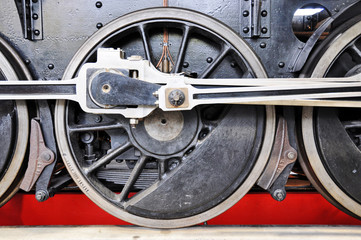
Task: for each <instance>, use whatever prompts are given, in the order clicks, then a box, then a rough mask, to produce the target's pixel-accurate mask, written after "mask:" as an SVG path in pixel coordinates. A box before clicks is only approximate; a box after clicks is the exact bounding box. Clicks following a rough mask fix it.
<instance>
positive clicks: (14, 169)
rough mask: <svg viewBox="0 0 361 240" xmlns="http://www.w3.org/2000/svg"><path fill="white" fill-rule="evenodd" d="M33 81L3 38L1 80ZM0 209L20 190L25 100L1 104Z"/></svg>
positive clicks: (25, 131)
mask: <svg viewBox="0 0 361 240" xmlns="http://www.w3.org/2000/svg"><path fill="white" fill-rule="evenodd" d="M8 79H9V80H17V79H23V80H26V79H30V74H29V73H28V71H27V70H26V67H25V65H24V64H23V63H22V61H21V59H20V57H19V56H18V55H17V54H16V52H15V51H14V50H13V49H12V48H11V47H10V46H9V45H8V44H7V43H6V42H5V41H4V40H3V39H2V38H0V80H1V81H6V80H8ZM0 119H1V121H0V129H1V134H0V142H1V145H0V206H2V205H4V204H5V203H6V202H7V201H8V200H9V199H10V198H11V197H12V196H13V195H14V194H15V193H16V192H17V190H18V189H19V184H20V181H21V179H22V175H23V172H22V164H23V160H24V156H25V152H26V148H27V143H28V134H29V127H28V124H29V123H28V112H27V107H26V103H25V102H23V101H16V102H15V101H1V107H0Z"/></svg>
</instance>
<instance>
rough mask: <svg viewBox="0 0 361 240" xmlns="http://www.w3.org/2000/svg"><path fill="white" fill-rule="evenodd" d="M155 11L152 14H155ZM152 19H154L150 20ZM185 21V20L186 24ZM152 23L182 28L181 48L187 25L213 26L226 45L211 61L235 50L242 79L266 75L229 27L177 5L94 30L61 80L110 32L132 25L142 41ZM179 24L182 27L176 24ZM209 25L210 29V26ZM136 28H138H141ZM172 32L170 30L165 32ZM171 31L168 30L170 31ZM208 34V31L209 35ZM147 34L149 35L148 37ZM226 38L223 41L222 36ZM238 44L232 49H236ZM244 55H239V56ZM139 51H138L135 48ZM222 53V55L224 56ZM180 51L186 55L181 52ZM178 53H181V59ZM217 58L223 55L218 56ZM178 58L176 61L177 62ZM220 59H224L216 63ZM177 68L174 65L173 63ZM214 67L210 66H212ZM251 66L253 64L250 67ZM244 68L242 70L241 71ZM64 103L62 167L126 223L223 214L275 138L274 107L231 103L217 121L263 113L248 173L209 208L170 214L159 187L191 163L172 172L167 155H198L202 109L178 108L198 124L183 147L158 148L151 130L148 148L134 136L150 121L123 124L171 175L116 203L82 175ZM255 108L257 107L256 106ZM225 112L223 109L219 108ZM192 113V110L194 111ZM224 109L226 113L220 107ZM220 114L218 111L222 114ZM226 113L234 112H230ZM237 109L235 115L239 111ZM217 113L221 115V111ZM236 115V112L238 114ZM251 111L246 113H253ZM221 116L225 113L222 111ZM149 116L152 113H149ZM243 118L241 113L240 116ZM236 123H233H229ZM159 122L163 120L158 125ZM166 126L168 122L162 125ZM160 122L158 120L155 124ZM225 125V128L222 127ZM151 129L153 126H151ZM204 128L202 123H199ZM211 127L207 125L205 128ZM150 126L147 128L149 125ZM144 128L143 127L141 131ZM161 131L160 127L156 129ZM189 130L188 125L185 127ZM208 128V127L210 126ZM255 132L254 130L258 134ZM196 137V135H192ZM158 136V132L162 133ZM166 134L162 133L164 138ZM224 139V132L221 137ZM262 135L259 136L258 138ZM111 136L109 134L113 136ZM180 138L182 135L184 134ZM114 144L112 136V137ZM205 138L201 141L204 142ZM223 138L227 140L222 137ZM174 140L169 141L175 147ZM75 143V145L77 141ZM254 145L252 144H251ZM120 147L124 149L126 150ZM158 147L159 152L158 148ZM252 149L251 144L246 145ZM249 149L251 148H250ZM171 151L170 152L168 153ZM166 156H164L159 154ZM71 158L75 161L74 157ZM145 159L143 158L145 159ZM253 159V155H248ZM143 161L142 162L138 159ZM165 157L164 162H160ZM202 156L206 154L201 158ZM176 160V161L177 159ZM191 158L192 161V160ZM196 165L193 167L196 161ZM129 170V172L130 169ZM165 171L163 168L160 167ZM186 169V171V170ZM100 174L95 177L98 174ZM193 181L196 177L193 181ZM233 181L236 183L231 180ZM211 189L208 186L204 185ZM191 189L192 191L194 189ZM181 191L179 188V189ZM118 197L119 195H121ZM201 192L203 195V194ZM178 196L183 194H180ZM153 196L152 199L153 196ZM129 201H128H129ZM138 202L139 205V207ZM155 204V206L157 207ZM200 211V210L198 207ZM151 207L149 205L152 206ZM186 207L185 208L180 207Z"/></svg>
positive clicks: (174, 222)
mask: <svg viewBox="0 0 361 240" xmlns="http://www.w3.org/2000/svg"><path fill="white" fill-rule="evenodd" d="M155 13H156V14H155ZM154 19H156V20H154ZM185 22H186V23H187V24H185ZM153 24H160V26H159V25H158V28H159V27H163V26H165V25H166V26H167V27H168V28H169V29H172V27H173V28H177V26H178V30H179V29H182V30H183V32H182V36H181V38H180V40H179V42H180V43H179V48H180V49H182V47H181V45H182V42H183V40H182V39H183V36H184V35H186V34H184V33H186V32H187V34H188V33H189V32H190V31H189V32H188V30H190V29H191V31H197V34H199V33H203V34H204V33H205V32H208V33H209V32H210V30H212V32H213V34H214V35H212V36H211V37H212V38H216V39H221V40H222V41H224V42H226V43H227V44H226V45H222V46H221V48H220V52H218V55H217V56H216V57H215V60H214V62H217V61H218V60H217V59H221V60H223V59H225V58H227V57H228V56H227V54H229V53H230V55H232V54H233V55H234V54H236V53H239V55H237V54H236V55H237V56H236V57H237V59H238V60H239V59H240V60H241V66H239V68H240V69H241V70H243V72H242V71H241V72H242V76H245V77H250V76H253V77H266V74H265V72H264V70H263V67H262V65H261V64H260V63H259V61H258V59H257V57H256V56H255V55H254V53H253V52H252V51H251V49H250V48H249V47H248V46H247V45H246V44H245V43H244V42H243V41H242V40H241V39H240V38H239V37H238V36H237V35H236V34H235V33H233V31H231V30H230V29H228V28H227V27H225V26H224V25H223V24H221V23H219V22H218V21H216V20H214V19H211V18H209V17H207V16H205V15H202V14H198V13H195V12H192V11H188V10H179V9H172V8H167V9H164V8H160V9H149V10H143V11H140V12H135V13H132V14H129V15H127V16H124V17H122V18H120V19H118V20H115V21H114V22H112V23H110V24H109V25H107V26H105V27H104V28H103V29H101V30H100V31H99V32H97V33H96V34H95V35H94V36H92V37H91V38H90V39H89V40H88V41H87V43H85V44H84V45H83V46H82V47H81V48H80V50H79V51H78V52H77V54H76V55H75V57H74V58H73V60H72V62H71V64H69V67H68V68H67V70H66V74H65V75H64V78H71V77H73V76H74V75H75V74H76V71H77V69H78V67H79V66H80V65H81V64H82V63H83V62H84V61H88V60H90V59H92V57H90V56H91V55H92V54H93V53H94V52H95V50H96V48H97V47H99V46H109V44H108V43H109V42H114V39H115V38H114V37H113V36H117V37H119V35H120V32H123V33H124V31H130V30H129V29H134V28H137V29H138V32H139V33H140V36H141V37H143V42H146V41H144V36H145V35H146V34H143V33H144V29H146V28H148V29H149V28H150V27H152V26H155V25H153ZM144 26H146V28H144ZM179 26H180V27H179ZM209 26H212V27H209ZM139 29H140V30H139ZM169 31H170V30H169ZM170 32H171V31H170ZM219 32H222V35H220V34H217V33H219ZM208 36H209V35H208ZM146 37H147V36H146ZM225 39H226V40H225ZM189 46H190V44H189V43H188V45H187V48H189ZM235 46H236V47H235ZM143 48H144V52H143V54H144V57H145V58H149V59H151V60H152V61H153V62H154V59H153V58H152V56H151V53H150V52H149V51H148V52H147V50H146V49H147V48H151V47H150V46H148V47H146V44H144V45H143ZM225 49H228V50H227V51H226V53H227V54H226V55H224V53H225V51H224V50H225ZM240 53H242V54H240ZM137 54H139V53H138V52H137ZM222 54H223V56H222ZM182 55H184V56H182ZM180 56H181V57H180ZM220 56H221V57H220ZM177 58H178V59H181V61H182V62H184V61H186V60H185V59H187V56H186V54H182V53H179V52H178V56H177ZM177 62H178V61H177ZM220 62H222V61H220ZM221 64H222V63H219V64H214V65H213V66H215V68H217V67H218V66H219V65H221ZM176 66H177V64H176ZM210 66H212V65H210ZM250 66H252V68H251V67H250ZM175 68H176V70H175V72H178V71H180V70H181V68H182V67H181V66H177V67H175ZM197 68H199V66H197ZM242 68H243V69H242ZM204 69H205V70H203V71H202V73H200V76H201V77H208V76H217V74H218V73H217V71H215V70H210V67H208V68H207V67H205V68H204ZM245 69H246V70H248V69H251V71H244V70H245ZM245 74H246V75H245ZM67 106H68V105H67V104H66V102H65V101H59V102H58V104H57V106H56V119H57V122H56V134H57V141H58V144H59V147H60V150H61V152H62V156H63V160H64V162H65V163H66V166H67V168H68V170H69V172H70V174H71V175H72V176H73V178H74V179H75V182H77V184H78V185H79V186H80V188H81V189H82V191H83V192H84V193H85V194H87V195H88V197H90V198H91V199H92V200H93V201H94V202H95V203H96V204H98V205H99V206H100V207H102V208H103V209H104V210H106V211H107V212H109V213H111V214H112V215H114V216H116V217H118V218H121V219H124V220H126V221H129V222H132V223H134V224H138V225H143V226H147V227H159V228H171V227H184V226H189V225H193V224H197V223H200V222H203V221H206V220H208V219H209V218H212V217H214V216H216V215H218V214H220V213H222V212H223V211H225V210H226V209H228V208H229V207H230V206H232V205H233V204H235V203H236V202H237V201H238V200H239V199H240V198H241V197H243V196H244V195H245V194H246V193H247V191H248V190H249V189H250V188H251V187H252V186H253V184H254V183H255V181H256V180H257V179H258V177H259V175H260V174H261V172H262V170H263V168H264V166H265V164H266V162H267V159H268V155H269V152H270V148H271V146H272V141H273V134H274V125H275V120H274V109H273V108H272V107H267V108H266V110H260V108H256V107H234V108H229V109H227V110H226V112H227V114H226V115H227V117H220V118H219V122H217V123H219V124H225V126H224V128H230V126H231V125H229V124H232V121H228V125H227V121H226V120H224V119H228V120H229V119H230V118H229V117H228V116H229V115H232V116H234V118H233V120H235V119H237V118H238V117H240V115H241V113H239V112H240V111H236V110H235V109H238V110H240V109H241V110H243V111H245V112H247V111H250V113H251V112H252V114H253V115H254V116H258V117H260V116H261V115H262V114H261V115H260V114H258V115H257V114H256V112H259V111H261V112H263V114H264V115H263V117H261V118H262V121H261V122H262V123H261V125H262V129H263V130H264V131H262V134H261V135H262V136H261V138H262V140H263V139H265V140H263V143H262V141H260V140H259V139H258V140H257V141H258V143H256V144H255V145H257V144H258V145H259V151H256V152H252V153H250V154H249V155H252V154H253V155H255V156H254V157H253V160H252V161H250V162H247V161H245V162H244V164H246V165H247V164H248V165H250V166H245V165H244V166H243V167H244V168H245V169H246V167H248V168H249V169H247V171H246V173H242V174H240V175H242V177H241V178H240V179H238V180H239V181H240V183H239V184H238V185H237V184H236V185H237V186H236V187H233V188H232V187H230V188H229V189H227V190H228V191H230V192H229V193H227V194H225V195H226V196H224V197H222V198H217V199H216V200H215V203H210V206H204V205H207V204H208V203H204V202H202V204H201V205H202V206H201V207H198V208H197V207H193V208H191V210H185V211H181V212H179V211H178V212H177V213H174V212H172V211H171V208H169V209H166V210H165V211H163V212H162V213H159V212H161V211H162V210H163V209H162V208H166V207H165V206H167V203H169V202H167V200H169V199H167V197H166V196H167V194H166V193H165V192H166V190H167V189H166V188H164V189H162V186H164V185H166V184H165V182H167V184H168V185H169V182H170V180H169V179H176V180H177V181H182V179H184V178H175V176H176V175H177V173H179V172H181V171H184V172H183V175H180V176H186V174H190V173H191V172H190V171H189V168H186V167H185V166H189V165H190V164H191V163H193V162H191V161H189V162H188V163H187V164H185V162H186V160H185V161H184V163H183V162H180V165H179V166H180V167H177V168H176V169H175V170H173V169H171V170H170V167H169V166H172V164H173V162H171V161H170V158H169V157H170V156H171V157H172V158H177V157H184V158H186V159H187V157H188V159H190V158H191V157H189V156H191V155H192V154H193V155H194V154H196V153H197V149H199V148H197V142H199V141H201V142H202V141H203V140H202V139H200V138H199V136H201V135H202V134H203V132H202V131H203V130H204V129H205V125H204V123H202V122H203V121H201V120H204V119H202V117H201V116H200V115H202V114H200V113H199V111H201V110H193V111H190V112H182V113H181V114H183V118H182V119H185V120H184V122H183V123H182V124H187V121H189V119H193V120H192V121H191V123H190V126H195V125H197V126H198V128H196V129H193V130H191V132H192V133H191V134H190V135H192V136H193V137H189V138H187V139H188V140H187V141H183V143H184V142H186V144H183V145H182V146H179V147H177V148H176V150H174V149H172V151H171V150H169V149H168V150H166V146H165V145H164V146H163V147H161V148H159V149H158V148H157V147H156V145H157V144H161V143H159V141H158V142H157V141H154V139H157V137H158V136H155V135H152V134H154V133H151V132H149V131H148V132H147V134H148V135H150V136H151V137H152V138H150V139H151V141H154V142H155V143H153V145H152V144H151V145H150V146H146V147H144V146H143V145H144V144H145V142H149V141H145V142H144V141H143V142H142V143H140V142H141V139H142V138H138V136H139V135H140V136H144V134H143V135H142V133H144V132H146V131H147V130H146V129H147V124H148V125H149V124H150V123H149V122H152V121H150V120H149V121H147V120H145V121H144V123H141V124H139V126H137V128H136V129H135V130H132V129H130V128H127V129H126V130H127V131H128V137H129V139H131V140H133V141H132V144H130V145H132V146H136V148H137V149H138V150H139V152H141V154H140V155H141V156H143V155H144V153H145V155H146V156H147V159H149V157H152V158H156V160H157V163H158V165H159V166H161V165H162V164H161V163H162V162H166V163H167V164H168V165H167V166H166V167H165V168H166V169H167V171H166V172H165V173H167V174H169V175H171V176H172V177H165V178H162V175H161V177H160V180H157V182H156V184H152V185H151V186H150V187H149V188H147V189H146V190H143V191H141V192H140V193H139V194H137V195H136V196H134V197H132V198H130V200H129V199H128V200H127V202H126V203H123V205H121V204H120V205H119V204H117V203H114V201H112V200H114V199H115V198H117V197H119V195H116V194H114V192H112V191H110V190H109V189H104V188H103V187H102V185H101V182H99V181H98V180H94V179H93V180H91V179H90V178H91V177H90V176H86V175H87V174H86V173H84V168H86V167H84V165H83V166H82V163H79V161H76V160H75V159H78V158H79V157H78V158H77V157H76V153H75V152H76V150H74V145H73V144H69V142H71V140H69V139H71V136H70V134H68V133H69V127H68V126H69V125H71V124H69V123H72V122H71V121H69V119H72V116H73V115H72V113H71V111H68V110H67V109H72V108H74V107H75V106H72V107H71V108H67ZM257 109H258V110H257ZM222 111H223V110H222ZM192 112H193V113H192ZM223 112H224V111H223ZM223 112H222V114H223ZM230 112H231V113H232V114H230ZM237 112H238V113H237ZM175 114H180V113H175ZM189 114H191V115H192V116H193V117H192V116H190V115H189ZM222 114H221V115H222ZM237 114H238V115H237ZM252 114H250V115H252ZM222 116H223V115H222ZM150 118H152V117H150ZM163 118H164V117H161V118H157V117H156V119H157V120H159V119H162V121H163V120H166V121H165V122H167V121H168V120H169V121H172V120H171V119H172V117H169V119H168V118H164V119H163ZM177 119H179V117H177ZM243 119H244V117H243ZM107 120H108V119H106V117H105V118H104V117H103V119H102V121H107ZM233 123H234V122H233ZM160 124H162V122H161V123H160ZM164 124H166V123H164ZM158 125H159V124H158ZM226 125H227V126H226ZM151 126H152V127H153V125H151ZM199 126H202V127H199ZM207 127H209V126H207ZM148 128H149V127H148ZM144 129H145V130H144ZM160 129H162V128H160ZM184 129H185V128H182V130H180V132H179V133H178V134H179V135H177V136H176V137H172V136H171V137H170V138H169V139H168V138H167V139H168V140H169V141H168V142H167V143H169V142H171V141H173V140H174V139H177V138H178V136H180V135H181V134H183V130H184ZM187 129H189V128H187ZM209 129H210V128H208V130H209ZM216 133H217V131H213V130H211V131H209V132H207V133H206V135H207V134H209V136H213V135H216ZM173 134H174V133H173ZM184 134H185V135H187V134H188V135H189V133H188V132H186V133H184ZM108 135H109V136H111V135H112V133H111V131H108ZM256 135H257V134H256ZM194 136H195V137H194ZM161 137H162V136H161ZM163 137H164V136H163ZM225 137H226V136H225ZM258 137H260V136H258ZM112 138H113V137H112ZM182 139H185V137H184V138H182ZM119 141H120V140H119ZM112 142H113V140H112ZM204 142H205V140H204ZM225 142H227V141H226V140H225ZM73 143H74V141H73ZM174 144H175V143H174V142H173V145H174ZM75 145H76V144H75ZM123 148H124V149H125V148H128V145H127V144H126V143H123ZM255 148H256V147H255ZM124 149H123V150H124ZM157 149H158V150H157ZM249 149H250V148H249ZM189 150H191V151H193V153H190V152H189ZM252 151H253V150H252ZM170 153H171V154H170ZM164 155H165V156H166V157H163V156H164ZM73 156H75V159H74V157H73ZM144 158H145V157H144ZM144 158H142V157H140V158H139V159H138V160H137V163H139V162H144V161H145V160H144ZM249 158H251V157H249ZM142 159H143V160H142ZM162 159H163V160H164V161H163V160H162ZM203 159H204V158H203ZM178 160H179V159H178ZM169 162H171V164H169ZM194 162H195V161H194ZM140 165H142V164H138V165H135V166H134V168H137V166H140ZM195 166H196V165H195ZM197 167H202V166H200V165H198V166H197ZM134 168H133V170H134ZM160 169H162V167H160ZM163 169H164V167H163ZM184 169H187V170H184ZM98 176H99V175H98ZM193 180H194V181H195V179H193ZM235 182H236V181H235ZM193 183H194V184H196V183H195V182H193ZM159 189H162V191H160V190H159ZM207 189H209V187H208V188H207ZM193 190H195V189H193ZM147 191H148V192H151V193H154V192H156V191H160V192H159V193H162V194H163V196H164V197H163V199H165V200H164V202H162V203H159V205H156V206H153V207H154V209H155V211H154V212H152V211H150V210H149V208H147V207H144V206H146V205H147V204H149V201H150V200H152V198H150V200H149V201H145V200H144V199H145V198H144V197H143V195H145V193H147ZM179 191H180V190H179ZM171 192H172V193H174V191H171ZM221 192H222V193H224V191H221ZM120 195H121V194H120ZM145 196H149V195H145ZM174 196H176V195H173V198H172V199H173V200H174ZM204 196H205V195H204ZM179 197H182V196H179ZM153 199H154V198H153ZM159 201H160V202H161V200H160V199H159ZM129 202H130V203H129ZM139 202H142V203H141V204H138V203H139ZM137 204H138V205H137ZM174 204H175V203H169V205H170V206H171V207H172V206H175V205H174ZM157 207H158V208H157ZM199 209H200V210H199ZM152 210H153V209H152ZM183 210H184V209H183ZM170 212H172V214H170Z"/></svg>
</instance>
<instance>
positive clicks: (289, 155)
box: [287, 152, 296, 160]
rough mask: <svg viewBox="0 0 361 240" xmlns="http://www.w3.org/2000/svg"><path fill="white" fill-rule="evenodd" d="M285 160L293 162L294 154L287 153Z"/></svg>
mask: <svg viewBox="0 0 361 240" xmlns="http://www.w3.org/2000/svg"><path fill="white" fill-rule="evenodd" d="M287 158H288V159H290V160H293V159H295V158H296V154H295V153H294V152H289V153H287Z"/></svg>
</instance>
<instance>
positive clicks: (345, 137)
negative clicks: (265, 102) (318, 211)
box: [301, 17, 361, 218]
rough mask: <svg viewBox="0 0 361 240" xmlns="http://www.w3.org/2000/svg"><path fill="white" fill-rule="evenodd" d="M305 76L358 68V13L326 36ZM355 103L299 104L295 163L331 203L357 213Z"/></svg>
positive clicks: (360, 195)
mask: <svg viewBox="0 0 361 240" xmlns="http://www.w3.org/2000/svg"><path fill="white" fill-rule="evenodd" d="M319 49H322V50H319V51H318V52H316V53H315V56H316V57H315V58H314V61H312V62H310V63H309V64H308V66H306V72H309V73H310V74H306V76H310V77H343V76H351V75H355V74H357V73H360V72H361V18H360V17H358V18H355V19H352V20H351V21H349V22H348V23H346V24H344V25H343V26H342V27H341V28H340V29H338V30H336V31H335V32H334V33H333V35H331V36H330V37H329V39H328V40H326V41H325V42H324V43H322V46H320V48H319ZM360 123H361V111H360V109H341V108H304V110H303V114H302V136H303V143H304V146H305V153H306V155H307V157H305V158H303V160H302V162H301V164H302V165H303V168H304V170H305V172H306V174H307V175H308V177H309V179H310V180H311V181H312V182H313V184H314V185H315V186H316V187H317V188H318V190H319V191H320V192H321V193H322V194H323V195H324V197H326V198H327V199H328V200H329V201H330V202H331V203H333V204H334V205H335V206H337V207H339V208H340V209H341V210H344V211H345V212H347V213H349V214H351V215H353V216H355V217H359V218H360V217H361V191H360V183H361V181H360V179H361V151H360V149H361V148H360V138H359V137H360V130H361V129H360V127H361V124H360Z"/></svg>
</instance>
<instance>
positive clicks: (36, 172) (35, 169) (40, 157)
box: [20, 119, 55, 192]
mask: <svg viewBox="0 0 361 240" xmlns="http://www.w3.org/2000/svg"><path fill="white" fill-rule="evenodd" d="M54 160H55V156H54V153H53V151H51V150H50V149H49V148H47V147H46V146H45V142H44V137H43V134H42V131H41V127H40V123H39V122H38V121H37V120H35V119H32V120H31V134H30V154H29V164H28V168H27V169H26V172H25V176H24V179H23V181H22V182H21V184H20V188H21V189H23V190H24V191H26V192H28V191H30V190H31V188H32V187H33V186H34V184H35V183H36V181H37V180H38V178H39V176H40V174H41V173H42V172H43V170H44V168H45V167H46V166H48V165H50V164H51V163H53V162H54Z"/></svg>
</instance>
